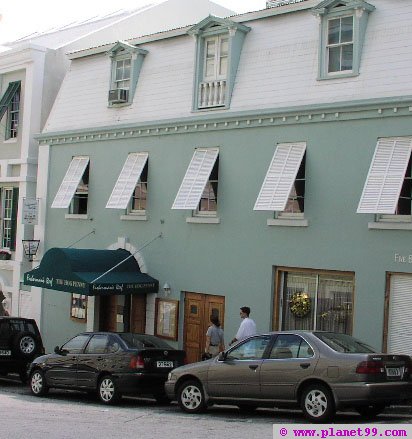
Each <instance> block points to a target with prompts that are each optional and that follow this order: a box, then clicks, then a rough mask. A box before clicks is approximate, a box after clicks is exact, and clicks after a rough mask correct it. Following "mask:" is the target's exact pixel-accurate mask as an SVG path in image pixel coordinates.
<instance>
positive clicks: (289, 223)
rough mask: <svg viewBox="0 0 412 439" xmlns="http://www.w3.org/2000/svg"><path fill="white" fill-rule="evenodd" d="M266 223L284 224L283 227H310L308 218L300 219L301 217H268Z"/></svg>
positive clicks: (273, 224) (270, 224)
mask: <svg viewBox="0 0 412 439" xmlns="http://www.w3.org/2000/svg"><path fill="white" fill-rule="evenodd" d="M266 224H267V225H268V226H283V227H308V225H309V222H308V220H307V219H300V218H294V219H293V218H290V219H286V218H284V219H280V218H275V219H272V218H270V219H268V220H267V222H266Z"/></svg>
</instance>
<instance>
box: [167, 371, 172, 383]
mask: <svg viewBox="0 0 412 439" xmlns="http://www.w3.org/2000/svg"><path fill="white" fill-rule="evenodd" d="M172 379H173V372H169V374H168V375H167V381H171V380H172Z"/></svg>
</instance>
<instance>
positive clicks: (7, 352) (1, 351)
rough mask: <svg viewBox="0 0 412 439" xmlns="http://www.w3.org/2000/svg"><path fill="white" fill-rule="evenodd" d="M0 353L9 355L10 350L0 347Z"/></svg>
mask: <svg viewBox="0 0 412 439" xmlns="http://www.w3.org/2000/svg"><path fill="white" fill-rule="evenodd" d="M0 355H3V356H10V355H11V351H6V350H4V349H0Z"/></svg>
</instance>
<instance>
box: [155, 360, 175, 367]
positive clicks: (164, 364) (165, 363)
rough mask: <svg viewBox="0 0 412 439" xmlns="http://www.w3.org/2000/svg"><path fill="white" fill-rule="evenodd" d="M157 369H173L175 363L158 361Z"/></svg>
mask: <svg viewBox="0 0 412 439" xmlns="http://www.w3.org/2000/svg"><path fill="white" fill-rule="evenodd" d="M156 366H157V367H173V361H156Z"/></svg>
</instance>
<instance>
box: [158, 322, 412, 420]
mask: <svg viewBox="0 0 412 439" xmlns="http://www.w3.org/2000/svg"><path fill="white" fill-rule="evenodd" d="M411 373H412V364H411V358H410V357H409V356H407V355H393V354H383V353H376V352H374V350H373V349H372V348H371V347H370V346H368V345H366V344H365V343H362V342H361V341H359V340H357V339H355V338H353V337H351V336H349V335H346V334H338V333H332V332H321V331H281V332H273V333H268V334H261V335H256V336H253V337H250V338H248V339H246V340H244V341H242V342H240V343H238V344H237V345H236V346H234V347H231V348H229V349H228V350H227V351H225V352H222V353H220V354H219V356H218V357H216V358H214V359H211V360H208V361H204V362H201V363H193V364H189V365H185V366H181V367H178V368H177V369H174V370H172V371H171V372H170V373H169V376H168V380H167V382H166V384H165V389H166V393H167V395H168V397H169V398H171V399H177V401H178V403H179V406H180V407H181V408H182V409H183V410H184V411H186V412H188V413H198V412H201V411H203V410H204V409H205V408H206V407H207V406H208V405H212V404H213V403H220V404H223V403H226V404H234V405H237V406H239V408H240V409H241V410H250V411H252V410H254V409H255V408H256V407H282V408H288V407H290V408H295V407H300V408H301V409H302V411H303V413H304V415H305V416H306V418H308V419H309V420H311V421H312V422H325V421H328V420H330V419H331V418H332V417H333V416H334V414H335V412H336V410H338V409H342V408H347V407H352V408H355V409H356V410H357V411H358V412H359V413H360V414H361V415H363V416H364V417H367V418H373V417H375V416H377V415H378V414H380V413H381V412H382V411H383V410H384V409H385V407H386V406H387V405H390V404H395V403H399V402H402V401H405V400H409V399H412V375H411Z"/></svg>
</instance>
